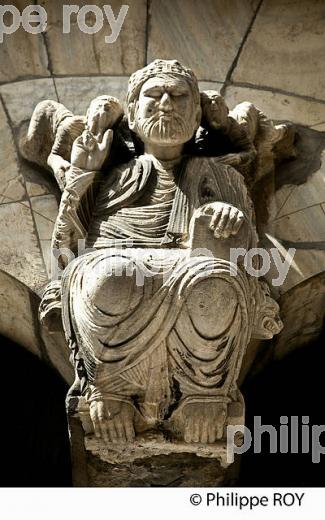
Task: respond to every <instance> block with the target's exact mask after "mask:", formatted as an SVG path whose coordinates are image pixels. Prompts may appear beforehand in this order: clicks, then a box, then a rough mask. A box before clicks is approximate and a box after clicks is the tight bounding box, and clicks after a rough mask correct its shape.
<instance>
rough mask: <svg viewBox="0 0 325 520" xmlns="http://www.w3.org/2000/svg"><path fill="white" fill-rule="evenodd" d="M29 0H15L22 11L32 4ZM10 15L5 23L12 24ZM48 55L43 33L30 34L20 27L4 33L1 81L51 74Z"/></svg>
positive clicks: (0, 45) (0, 46) (1, 54)
mask: <svg viewBox="0 0 325 520" xmlns="http://www.w3.org/2000/svg"><path fill="white" fill-rule="evenodd" d="M32 3H33V2H30V1H29V0H15V2H13V4H14V5H15V7H17V8H18V9H19V11H20V13H21V12H22V11H23V9H24V8H25V7H26V6H28V5H31V4H32ZM10 16H11V15H9V16H8V15H7V20H6V17H5V23H6V24H7V25H10V23H11V22H10ZM49 75H50V72H49V69H48V56H47V52H46V47H45V44H44V38H43V35H42V34H29V33H28V32H26V31H25V30H24V29H23V27H20V28H19V29H17V31H15V32H14V33H12V34H8V35H4V39H3V43H1V44H0V83H7V82H9V81H15V80H17V79H21V78H27V77H29V78H30V77H33V76H37V77H40V76H49Z"/></svg>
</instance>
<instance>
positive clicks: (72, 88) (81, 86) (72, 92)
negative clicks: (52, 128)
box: [54, 76, 128, 115]
mask: <svg viewBox="0 0 325 520" xmlns="http://www.w3.org/2000/svg"><path fill="white" fill-rule="evenodd" d="M54 81H55V84H56V89H57V92H58V97H59V101H60V103H63V104H64V105H65V106H66V107H67V108H68V109H69V110H71V111H72V112H73V113H74V114H76V115H77V114H78V115H84V114H86V111H87V108H88V106H89V103H90V101H91V100H92V99H93V98H95V97H96V96H100V95H102V94H109V95H111V96H115V97H117V98H118V99H119V100H120V101H121V102H122V103H123V102H124V101H125V97H126V92H127V84H128V78H126V77H114V76H112V77H107V76H95V77H87V78H72V77H71V78H55V80H54Z"/></svg>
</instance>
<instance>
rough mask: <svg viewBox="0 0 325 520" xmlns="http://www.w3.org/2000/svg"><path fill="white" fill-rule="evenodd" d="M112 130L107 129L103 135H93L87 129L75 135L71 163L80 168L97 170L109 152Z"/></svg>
mask: <svg viewBox="0 0 325 520" xmlns="http://www.w3.org/2000/svg"><path fill="white" fill-rule="evenodd" d="M112 140H113V130H111V129H108V130H106V132H105V133H104V134H103V136H100V137H98V136H94V135H93V134H92V133H91V132H90V131H89V130H84V132H83V133H82V134H81V135H80V136H79V137H77V139H76V140H75V141H74V143H73V146H72V151H71V165H72V166H76V167H77V168H80V169H81V170H88V171H99V170H100V169H101V167H102V166H103V164H104V161H105V159H106V157H107V155H108V154H109V152H110V149H111V146H112Z"/></svg>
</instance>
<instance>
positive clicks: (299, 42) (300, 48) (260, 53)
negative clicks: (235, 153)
mask: <svg viewBox="0 0 325 520" xmlns="http://www.w3.org/2000/svg"><path fill="white" fill-rule="evenodd" d="M324 32H325V5H324V2H323V1H322V0H313V1H312V2H310V1H309V0H302V1H299V2H297V1H296V0H275V1H274V0H265V1H264V2H263V3H262V7H261V9H260V11H259V13H258V16H257V18H256V20H255V23H254V25H253V27H252V30H251V32H250V34H249V35H248V38H247V41H246V42H245V45H244V47H243V51H242V53H241V55H240V58H239V61H238V64H237V67H236V68H235V70H234V73H233V75H232V78H231V79H232V80H233V81H235V82H243V83H250V84H253V85H259V86H268V87H272V88H278V89H281V90H286V91H288V92H293V93H295V94H300V95H303V96H308V97H314V98H317V99H321V100H325V70H324ZM282 119H284V117H282ZM322 121H324V117H323V119H322Z"/></svg>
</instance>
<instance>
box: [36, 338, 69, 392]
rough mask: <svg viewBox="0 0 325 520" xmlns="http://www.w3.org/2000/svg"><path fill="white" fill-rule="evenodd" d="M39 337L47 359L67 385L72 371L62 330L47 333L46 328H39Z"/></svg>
mask: <svg viewBox="0 0 325 520" xmlns="http://www.w3.org/2000/svg"><path fill="white" fill-rule="evenodd" d="M41 338H42V341H43V343H44V347H43V348H44V349H45V351H46V355H47V357H48V359H49V360H50V362H51V363H52V365H53V366H54V367H55V368H56V370H57V371H58V372H59V374H60V375H61V376H62V377H63V379H64V381H66V382H67V383H68V385H72V383H73V377H74V371H73V367H72V366H71V364H70V363H69V356H70V350H69V348H68V345H67V342H66V340H65V337H64V333H63V331H60V332H56V333H54V334H48V333H47V331H46V330H44V329H42V328H41Z"/></svg>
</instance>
